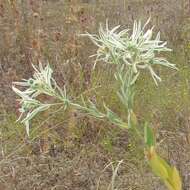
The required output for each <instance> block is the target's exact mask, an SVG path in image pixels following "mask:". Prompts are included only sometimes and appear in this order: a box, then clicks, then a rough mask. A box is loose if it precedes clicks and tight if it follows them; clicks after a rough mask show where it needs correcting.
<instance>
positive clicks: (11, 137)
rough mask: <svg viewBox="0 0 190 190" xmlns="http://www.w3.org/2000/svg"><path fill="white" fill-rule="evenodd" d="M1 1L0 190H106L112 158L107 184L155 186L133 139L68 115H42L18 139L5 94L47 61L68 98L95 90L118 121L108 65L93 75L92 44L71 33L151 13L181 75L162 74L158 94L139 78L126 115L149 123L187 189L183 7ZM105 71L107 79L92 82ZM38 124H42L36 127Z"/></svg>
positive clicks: (188, 113)
mask: <svg viewBox="0 0 190 190" xmlns="http://www.w3.org/2000/svg"><path fill="white" fill-rule="evenodd" d="M10 2H15V4H12V5H10V4H8V1H6V0H1V1H0V28H1V32H0V47H1V52H0V77H1V80H0V100H1V104H0V108H1V110H0V148H1V153H0V190H1V189H2V190H13V189H15V190H26V189H27V190H59V189H60V190H67V189H68V190H71V189H72V190H95V189H97V187H98V189H99V190H107V189H108V188H109V185H110V182H111V180H112V175H113V171H112V167H111V166H110V167H107V168H106V169H105V170H104V168H105V167H106V166H107V165H108V164H109V163H111V162H113V165H114V166H116V165H117V163H118V161H119V160H123V163H122V164H121V165H120V167H119V170H118V175H117V177H116V179H115V188H116V187H117V189H118V190H135V189H136V190H138V189H139V190H141V189H143V190H154V189H155V190H157V189H159V190H162V189H163V190H164V187H162V185H161V184H160V182H159V180H158V179H157V178H156V177H154V176H153V175H152V174H151V173H150V171H149V169H148V167H147V165H146V163H145V162H144V161H143V160H144V156H143V152H139V150H136V149H135V148H134V147H135V144H136V143H138V142H136V140H135V137H134V136H133V135H132V134H128V132H127V131H123V130H120V129H117V128H116V127H115V126H112V125H108V124H106V123H104V122H100V121H99V122H97V121H95V120H92V119H89V118H86V117H84V116H83V115H80V114H78V113H76V111H75V110H72V111H71V112H69V113H66V114H64V113H63V112H60V113H58V114H57V115H56V116H52V114H51V112H50V113H44V114H42V115H41V117H40V118H38V119H36V121H35V122H34V124H33V128H32V132H31V134H32V135H31V137H30V138H27V137H26V135H25V131H24V127H22V126H20V125H19V124H15V122H14V121H15V120H16V116H15V113H16V108H17V105H16V104H15V96H14V94H13V93H12V92H11V89H10V85H11V82H12V81H15V80H19V79H21V78H25V77H26V76H29V75H31V63H34V64H37V62H38V60H42V61H44V62H45V61H47V60H48V61H49V62H50V64H51V65H52V66H53V67H54V69H55V71H56V73H55V77H56V78H57V81H59V84H60V85H61V86H63V85H64V84H66V85H69V86H71V89H70V92H69V93H71V94H73V95H75V96H76V95H79V94H80V93H81V92H82V91H84V90H87V91H88V90H89V89H91V88H99V85H100V84H101V88H100V90H99V93H100V94H98V95H101V98H102V99H103V100H105V101H106V102H109V105H110V106H113V107H114V109H115V110H116V111H118V112H119V113H120V114H123V115H125V112H124V110H122V109H121V107H120V105H119V103H118V101H117V100H116V97H115V96H114V95H112V93H111V92H112V91H113V88H114V86H113V85H112V83H111V80H110V79H111V76H112V68H108V67H107V66H106V65H99V66H98V67H97V69H96V70H95V71H94V72H92V65H93V64H92V61H93V60H92V59H90V58H88V56H89V55H90V54H92V53H94V46H92V44H90V42H88V41H87V40H86V39H81V38H79V37H78V35H77V34H79V33H84V32H85V31H89V32H93V33H94V32H95V31H97V27H98V23H99V22H100V21H103V22H104V20H105V18H109V20H110V23H111V24H113V25H115V24H122V25H124V26H125V25H127V24H128V23H129V24H131V23H132V20H133V19H134V18H142V20H145V19H146V18H147V17H148V16H149V15H150V14H151V15H152V18H153V23H154V24H156V25H157V27H158V28H159V29H161V31H162V32H163V33H164V37H165V38H166V39H167V40H169V42H170V46H173V47H174V49H175V50H174V53H173V54H172V55H170V56H171V57H169V59H170V61H173V62H174V63H176V64H177V66H178V68H179V69H180V71H179V72H178V74H175V75H173V76H172V75H169V74H168V73H167V72H166V71H165V72H163V73H161V75H162V76H163V77H162V78H163V79H164V80H163V83H162V84H161V86H160V89H156V88H152V87H153V84H152V83H151V82H146V83H145V82H144V81H147V80H142V81H141V82H140V83H139V84H138V85H139V91H138V94H137V97H138V98H137V102H136V103H137V104H136V108H135V110H136V112H137V115H138V119H139V120H140V121H142V120H148V121H151V123H152V124H153V125H154V126H155V127H156V128H157V129H158V132H159V136H158V141H160V144H161V146H160V153H161V154H162V155H163V156H164V157H165V158H167V159H168V160H169V161H170V162H171V163H173V164H175V165H176V166H177V167H178V169H179V170H180V173H181V175H182V177H183V181H184V188H183V189H184V190H190V186H189V181H190V162H189V160H190V156H189V155H190V148H189V147H190V146H189V145H190V123H189V122H190V110H189V109H190V96H189V85H190V84H189V80H190V75H189V72H190V69H189V65H188V61H189V60H188V59H189V53H190V50H189V40H190V36H189V32H188V31H187V30H186V28H188V27H189V26H188V22H187V21H188V18H187V15H185V16H184V14H186V13H184V12H183V9H181V8H182V7H181V6H183V5H182V4H181V2H182V1H181V0H179V1H177V0H176V1H175V3H171V2H173V1H171V0H166V1H165V0H164V1H162V0H157V1H155V2H153V1H152V3H151V2H148V3H147V4H146V2H145V1H142V2H136V3H134V2H132V0H131V1H123V0H119V1H108V0H105V1H99V2H98V1H93V0H92V1H73V0H71V1H66V0H65V1H64V0H57V1H50V0H47V1H34V0H29V1H23V0H22V1H10ZM86 2H87V3H86ZM185 11H186V12H187V10H186V9H185ZM183 17H184V18H186V19H183ZM184 31H185V32H184ZM67 60H68V61H67ZM104 70H107V71H108V72H107V75H106V76H105V75H103V77H100V76H102V72H103V71H104ZM144 79H146V77H145V76H144ZM88 93H89V95H91V92H88ZM93 98H94V97H93ZM97 101H99V100H97ZM116 105H117V106H116ZM137 105H138V106H137ZM51 111H52V112H53V111H56V110H51ZM43 118H48V119H47V120H45V121H43ZM98 184H99V186H98Z"/></svg>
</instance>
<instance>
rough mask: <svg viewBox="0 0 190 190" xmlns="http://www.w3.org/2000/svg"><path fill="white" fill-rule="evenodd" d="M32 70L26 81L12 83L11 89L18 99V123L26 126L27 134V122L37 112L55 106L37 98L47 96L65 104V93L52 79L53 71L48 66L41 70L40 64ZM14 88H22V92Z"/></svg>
mask: <svg viewBox="0 0 190 190" xmlns="http://www.w3.org/2000/svg"><path fill="white" fill-rule="evenodd" d="M33 68H34V71H35V72H34V75H33V77H32V78H29V79H28V80H26V79H23V81H22V82H13V86H12V89H13V91H14V92H15V93H16V94H17V95H18V96H19V97H20V99H19V102H20V105H21V108H20V109H19V112H20V113H21V115H20V117H19V119H18V121H21V122H22V123H24V124H25V125H26V130H27V133H28V134H29V121H30V120H31V119H32V118H33V117H34V116H36V115H37V114H38V113H39V112H42V111H44V110H47V109H48V108H49V107H50V106H52V105H56V104H47V103H42V102H41V101H39V100H38V96H39V95H41V94H43V95H48V96H53V97H57V98H58V99H62V100H63V102H64V103H66V93H64V92H63V91H62V90H60V88H59V87H58V85H57V84H56V82H55V80H54V79H53V77H52V74H53V70H52V69H51V68H50V66H49V64H48V65H47V66H46V67H45V68H43V67H42V64H41V63H40V64H39V68H37V67H35V66H34V65H33ZM16 86H19V87H21V88H23V90H20V89H18V88H17V87H16Z"/></svg>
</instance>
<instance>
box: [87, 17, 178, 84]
mask: <svg viewBox="0 0 190 190" xmlns="http://www.w3.org/2000/svg"><path fill="white" fill-rule="evenodd" d="M149 21H150V19H149V20H148V21H147V22H146V24H145V25H144V26H142V24H141V22H140V21H139V22H136V21H135V22H134V25H133V30H132V32H131V33H130V32H129V29H124V30H120V31H119V28H120V26H116V27H114V28H113V29H109V27H108V22H106V27H105V29H104V28H103V27H102V25H100V29H99V35H92V34H88V33H87V34H85V35H87V36H88V37H90V39H91V40H92V42H94V44H95V45H97V46H98V50H97V54H95V55H93V56H96V62H97V61H104V62H107V63H111V64H125V65H126V66H127V67H132V69H133V72H134V73H135V74H137V73H139V72H140V70H142V69H148V70H149V72H150V74H151V76H152V78H153V80H154V82H155V83H156V84H157V82H158V81H161V78H160V77H159V76H158V74H156V72H155V71H154V69H153V67H154V65H162V66H166V67H170V68H173V69H176V67H175V65H174V64H171V63H169V62H168V61H167V60H166V59H165V58H163V57H159V56H158V55H159V54H160V53H161V52H167V51H171V49H169V48H167V47H166V45H167V42H164V41H161V40H160V32H158V34H157V35H156V37H155V38H153V28H154V27H152V28H151V29H147V30H146V27H147V25H148V24H149ZM96 62H95V63H96Z"/></svg>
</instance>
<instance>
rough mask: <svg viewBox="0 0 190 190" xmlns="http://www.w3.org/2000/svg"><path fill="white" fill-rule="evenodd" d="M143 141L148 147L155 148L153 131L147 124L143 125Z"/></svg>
mask: <svg viewBox="0 0 190 190" xmlns="http://www.w3.org/2000/svg"><path fill="white" fill-rule="evenodd" d="M144 140H145V143H146V145H147V146H148V147H152V146H155V144H156V140H155V135H154V132H153V129H152V128H151V127H150V126H149V125H148V123H145V125H144Z"/></svg>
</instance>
